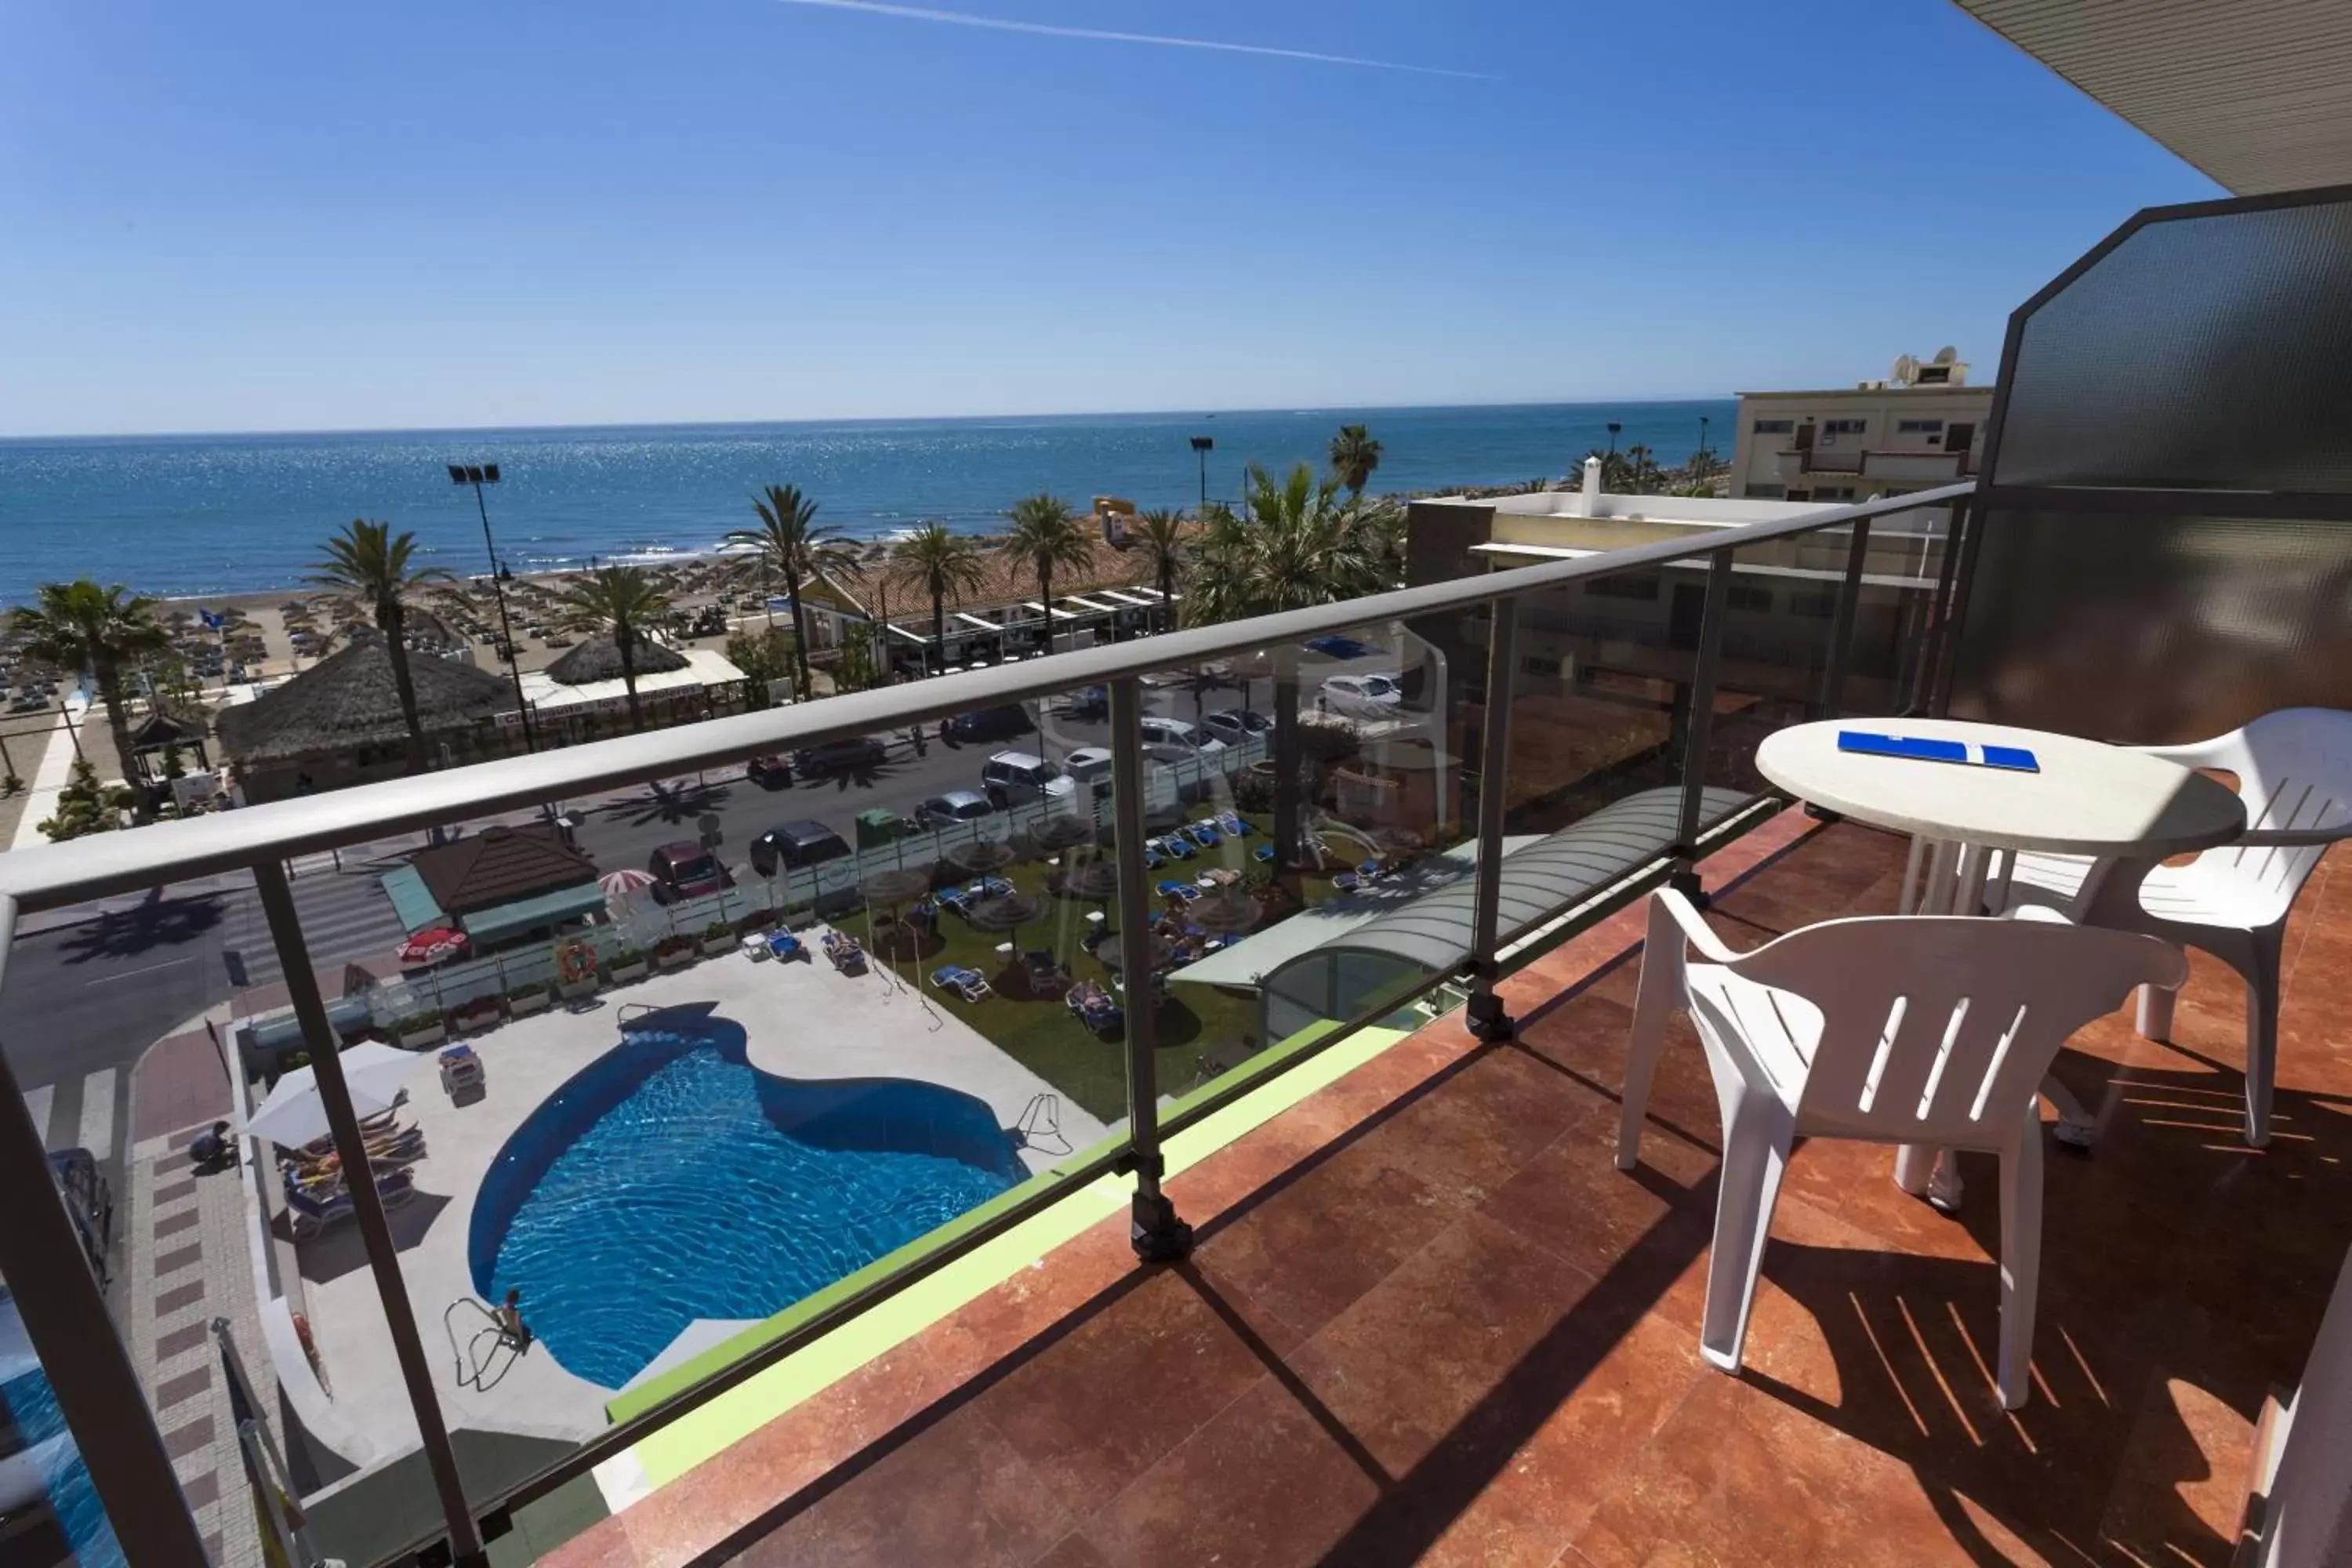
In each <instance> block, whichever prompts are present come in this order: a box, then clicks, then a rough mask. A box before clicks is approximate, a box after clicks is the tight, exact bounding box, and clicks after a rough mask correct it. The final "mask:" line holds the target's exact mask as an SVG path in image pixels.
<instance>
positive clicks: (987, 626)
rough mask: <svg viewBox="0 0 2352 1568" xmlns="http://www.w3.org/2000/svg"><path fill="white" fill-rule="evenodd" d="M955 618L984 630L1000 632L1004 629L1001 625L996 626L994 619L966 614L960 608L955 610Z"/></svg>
mask: <svg viewBox="0 0 2352 1568" xmlns="http://www.w3.org/2000/svg"><path fill="white" fill-rule="evenodd" d="M955 618H956V619H957V620H960V621H962V622H964V623H966V624H967V625H970V626H978V627H979V628H980V629H981V630H982V631H984V632H1001V631H1003V629H1004V628H1003V626H998V625H997V624H996V623H995V622H994V621H983V620H982V619H981V618H980V617H979V616H968V615H965V614H964V613H963V612H962V611H961V610H958V611H957V612H956V617H955Z"/></svg>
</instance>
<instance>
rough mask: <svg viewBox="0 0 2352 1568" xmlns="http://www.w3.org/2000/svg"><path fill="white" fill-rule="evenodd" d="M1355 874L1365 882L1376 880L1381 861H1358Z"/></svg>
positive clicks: (1379, 871)
mask: <svg viewBox="0 0 2352 1568" xmlns="http://www.w3.org/2000/svg"><path fill="white" fill-rule="evenodd" d="M1356 875H1357V876H1359V877H1361V878H1362V879H1364V880H1365V881H1367V882H1373V881H1378V880H1379V879H1380V875H1381V863H1380V862H1379V861H1378V860H1363V861H1359V862H1358V863H1357V866H1356Z"/></svg>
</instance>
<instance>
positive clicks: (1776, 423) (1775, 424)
mask: <svg viewBox="0 0 2352 1568" xmlns="http://www.w3.org/2000/svg"><path fill="white" fill-rule="evenodd" d="M1751 428H1753V429H1754V431H1755V432H1756V434H1757V435H1759V436H1789V435H1793V434H1795V432H1796V428H1797V422H1796V421H1795V420H1793V419H1759V420H1758V421H1757V422H1756V423H1755V425H1754V426H1751Z"/></svg>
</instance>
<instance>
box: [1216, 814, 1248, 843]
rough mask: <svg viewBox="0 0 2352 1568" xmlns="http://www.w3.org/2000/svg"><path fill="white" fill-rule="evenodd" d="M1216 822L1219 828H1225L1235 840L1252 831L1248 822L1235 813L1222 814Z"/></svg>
mask: <svg viewBox="0 0 2352 1568" xmlns="http://www.w3.org/2000/svg"><path fill="white" fill-rule="evenodd" d="M1216 820H1217V826H1219V827H1222V828H1223V829H1224V830H1225V831H1226V832H1227V833H1229V834H1231V835H1233V836H1234V837H1235V838H1239V837H1243V836H1244V835H1245V834H1247V833H1249V832H1250V831H1251V828H1250V825H1249V823H1248V821H1247V820H1245V819H1244V818H1243V817H1242V816H1239V815H1238V814H1236V813H1234V812H1230V811H1225V812H1220V813H1218V814H1217V819H1216Z"/></svg>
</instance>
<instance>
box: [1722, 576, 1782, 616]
mask: <svg viewBox="0 0 2352 1568" xmlns="http://www.w3.org/2000/svg"><path fill="white" fill-rule="evenodd" d="M1723 602H1724V603H1725V604H1727V605H1729V606H1730V607H1731V608H1733V609H1735V610H1753V611H1755V612H1756V613H1758V614H1759V615H1766V614H1769V613H1770V611H1771V608H1772V590H1771V589H1769V588H1751V587H1749V586H1748V585H1747V584H1744V583H1734V584H1732V585H1731V586H1730V587H1729V588H1728V589H1727V590H1726V591H1725V593H1724V595H1723Z"/></svg>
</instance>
